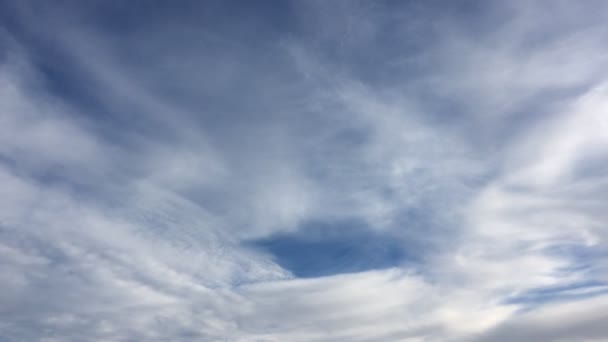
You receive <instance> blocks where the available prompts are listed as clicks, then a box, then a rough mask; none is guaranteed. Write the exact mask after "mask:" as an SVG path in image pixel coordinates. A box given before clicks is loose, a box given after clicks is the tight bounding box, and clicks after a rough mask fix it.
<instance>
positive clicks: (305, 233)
mask: <svg viewBox="0 0 608 342" xmlns="http://www.w3.org/2000/svg"><path fill="white" fill-rule="evenodd" d="M248 244H249V245H250V246H253V247H254V248H259V249H261V250H264V251H266V252H268V253H270V254H271V255H273V256H274V258H275V260H276V262H277V263H278V264H279V265H281V266H282V267H283V268H285V269H287V270H289V271H290V272H292V273H293V274H294V275H295V276H296V277H304V278H312V277H321V276H331V275H335V274H341V273H355V272H363V271H368V270H373V269H385V268H390V267H400V266H404V263H405V262H407V261H409V262H412V261H413V260H414V257H413V255H409V252H408V251H407V250H406V248H407V247H406V245H405V242H404V241H402V240H401V239H399V238H398V237H397V236H393V235H392V234H391V233H387V232H379V231H374V230H371V229H370V227H367V226H366V225H365V223H363V222H360V221H357V220H341V221H337V222H318V221H313V222H308V223H305V224H302V225H301V226H300V227H299V229H298V230H297V231H295V232H292V233H277V234H274V235H272V236H269V237H265V238H262V239H257V240H253V241H250V242H249V243H248Z"/></svg>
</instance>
